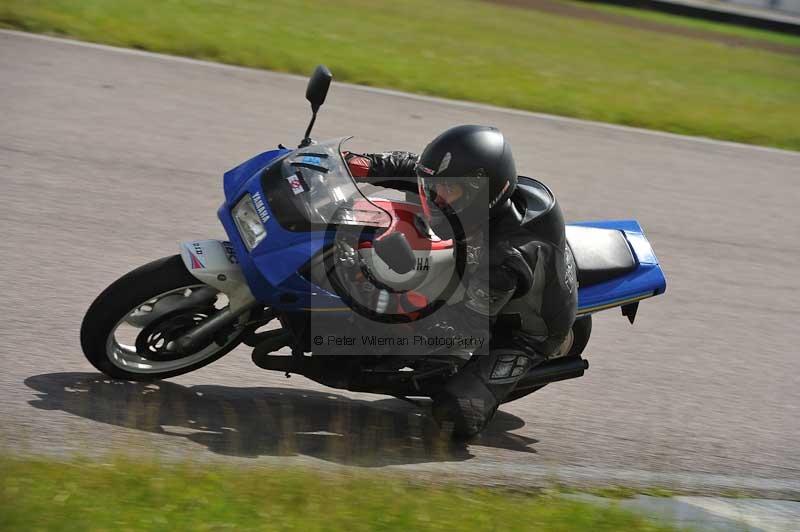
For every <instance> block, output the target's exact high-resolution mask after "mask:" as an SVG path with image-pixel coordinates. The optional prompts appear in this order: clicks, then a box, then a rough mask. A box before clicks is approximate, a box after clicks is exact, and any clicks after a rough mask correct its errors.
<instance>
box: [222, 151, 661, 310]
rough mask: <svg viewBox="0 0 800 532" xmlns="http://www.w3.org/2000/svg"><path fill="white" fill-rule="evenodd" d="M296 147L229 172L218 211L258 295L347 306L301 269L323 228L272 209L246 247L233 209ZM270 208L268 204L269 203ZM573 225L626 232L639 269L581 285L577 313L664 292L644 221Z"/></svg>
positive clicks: (281, 303)
mask: <svg viewBox="0 0 800 532" xmlns="http://www.w3.org/2000/svg"><path fill="white" fill-rule="evenodd" d="M290 151H291V150H286V149H280V150H272V151H267V152H264V153H262V154H260V155H257V156H255V157H253V158H252V159H250V160H248V161H245V162H244V163H242V164H241V165H239V166H237V167H236V168H233V169H232V170H230V171H228V172H226V173H225V176H224V189H225V200H226V201H225V203H223V205H222V206H221V207H220V209H219V211H218V216H219V219H220V221H221V222H222V225H223V226H224V227H225V231H226V232H227V234H228V237H229V238H230V242H231V244H232V245H233V247H234V250H235V251H236V256H237V258H238V259H239V262H240V264H241V267H242V271H243V272H244V275H245V277H246V278H247V281H248V283H249V285H250V288H251V290H252V292H253V295H254V296H255V297H256V298H257V299H258V300H259V301H262V302H263V303H265V304H266V305H270V306H273V307H276V308H280V309H283V310H295V309H314V310H325V309H327V310H333V309H340V310H347V308H346V307H344V306H343V303H342V301H341V300H340V299H339V297H338V296H336V295H335V294H331V293H328V292H326V291H324V290H322V289H321V288H319V287H317V286H315V285H312V284H311V283H309V282H308V281H307V280H306V279H305V278H303V277H302V276H300V275H299V274H298V273H297V272H298V269H300V268H301V267H302V266H303V265H304V264H305V263H306V262H307V261H308V260H309V259H310V258H311V257H312V256H313V255H314V254H316V253H317V252H318V251H319V250H320V249H322V248H323V247H324V245H325V244H326V238H328V237H327V236H326V234H325V233H324V232H319V231H318V232H293V231H289V230H287V229H284V228H283V227H282V226H281V225H280V224H279V223H278V221H277V220H276V219H275V216H273V215H272V214H271V213H270V214H269V216H268V218H267V220H266V221H265V222H264V227H265V229H266V230H267V235H268V237H267V238H266V239H265V240H264V241H262V242H261V243H260V244H259V245H257V246H256V247H255V249H253V250H252V251H249V252H248V251H247V248H246V247H245V245H244V243H243V242H242V240H241V238H240V236H239V232H238V230H237V229H236V225H235V224H234V222H233V218H232V217H231V212H230V211H231V209H232V208H233V206H234V205H236V203H237V202H238V201H239V200H240V199H241V198H242V196H243V195H244V194H246V193H249V194H251V195H252V196H254V195H256V194H261V195H262V196H263V193H264V192H263V190H262V187H261V175H262V173H263V171H264V170H265V169H266V168H267V167H268V166H269V165H270V164H271V163H273V162H275V161H277V160H278V159H279V158H281V157H282V156H283V155H285V154H287V153H289V152H290ZM267 209H268V208H267ZM573 225H580V226H586V227H598V228H604V229H618V230H620V231H623V232H624V234H625V237H626V238H627V240H628V243H629V244H630V246H631V249H632V250H633V252H634V255H635V258H636V262H637V266H636V269H635V270H634V271H632V272H630V273H628V274H626V275H624V276H621V277H619V278H616V279H613V280H611V281H606V282H604V283H601V284H597V285H592V286H587V287H584V288H579V290H578V313H579V314H588V313H591V312H596V311H599V310H603V309H606V308H611V307H616V306H621V305H624V304H627V303H631V302H633V301H638V300H640V299H644V298H646V297H651V296H654V295H657V294H661V293H663V292H664V290H665V288H666V281H665V279H664V275H663V273H662V271H661V268H660V267H659V265H658V260H657V259H656V257H655V254H654V253H653V250H652V248H651V247H650V244H649V243H648V241H647V238H646V237H645V236H644V233H643V231H642V228H641V226H640V225H639V224H638V223H637V222H636V221H634V220H619V221H598V222H581V223H576V224H573Z"/></svg>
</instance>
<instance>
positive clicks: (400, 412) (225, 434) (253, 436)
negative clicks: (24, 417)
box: [25, 373, 536, 467]
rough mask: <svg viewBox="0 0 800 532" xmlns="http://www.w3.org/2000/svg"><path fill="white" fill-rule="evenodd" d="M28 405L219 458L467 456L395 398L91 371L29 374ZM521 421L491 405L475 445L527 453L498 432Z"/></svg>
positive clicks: (416, 459) (389, 460) (420, 411)
mask: <svg viewBox="0 0 800 532" xmlns="http://www.w3.org/2000/svg"><path fill="white" fill-rule="evenodd" d="M25 384H26V385H27V386H28V387H29V388H31V389H33V390H35V391H36V392H37V399H35V400H32V401H30V404H31V405H32V406H34V407H36V408H41V409H45V410H61V411H64V412H67V413H69V414H73V415H76V416H80V417H83V418H86V419H91V420H94V421H99V422H101V423H108V424H111V425H116V426H120V427H127V428H133V429H137V430H142V431H147V432H152V433H155V434H166V435H171V436H176V437H181V438H186V439H188V440H190V441H193V442H196V443H200V444H202V445H205V446H206V447H207V448H208V449H209V450H210V451H213V452H215V453H218V454H223V455H232V456H245V457H255V456H260V455H272V456H293V455H305V456H312V457H315V458H320V459H323V460H328V461H332V462H336V463H341V464H354V465H360V466H368V467H372V466H383V465H391V464H412V463H423V462H446V461H461V460H468V459H470V458H472V455H471V454H470V453H469V450H468V448H467V445H466V444H465V443H459V442H453V441H451V439H450V438H449V437H448V436H447V435H446V434H443V433H442V432H441V431H440V429H439V428H438V427H437V425H436V424H435V423H434V422H433V420H432V419H431V418H430V416H429V413H428V411H427V407H426V406H423V407H420V408H417V407H415V406H414V405H412V404H410V403H407V402H405V401H401V400H399V399H384V400H378V401H361V400H354V399H350V398H348V397H345V396H342V395H337V394H333V393H327V392H318V391H308V390H298V389H291V388H264V387H259V388H233V387H228V386H189V387H187V386H182V385H180V384H176V383H174V382H169V381H160V382H156V383H134V382H124V381H114V380H111V379H109V378H108V377H105V376H102V375H98V374H96V373H50V374H42V375H36V376H33V377H29V378H27V379H26V380H25ZM523 425H524V422H523V421H522V420H521V419H520V418H518V417H516V416H513V415H511V414H507V413H504V412H498V413H497V415H496V416H495V419H494V421H493V422H492V423H491V425H490V426H489V427H488V428H487V429H486V430H485V431H484V433H483V434H482V435H481V436H480V437H479V439H476V440H474V441H473V443H475V444H477V445H482V446H487V447H497V448H503V449H510V450H514V451H519V452H527V453H535V452H536V451H535V450H534V449H532V448H531V447H529V446H530V445H531V444H534V443H536V440H534V439H531V438H525V437H523V436H519V435H516V434H511V433H509V432H508V431H510V430H514V429H517V428H520V427H522V426H523Z"/></svg>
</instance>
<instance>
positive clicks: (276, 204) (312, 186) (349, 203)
mask: <svg viewBox="0 0 800 532" xmlns="http://www.w3.org/2000/svg"><path fill="white" fill-rule="evenodd" d="M346 140H347V138H343V139H335V140H329V141H325V142H321V143H319V144H314V145H312V146H307V147H305V148H300V149H297V150H295V151H293V152H291V153H289V154H288V155H287V156H286V157H284V158H283V159H282V160H281V161H280V162H279V163H276V164H275V165H273V166H272V167H270V168H269V169H267V170H266V171H265V172H264V176H263V178H262V184H263V187H264V190H265V192H266V194H267V200H268V202H269V204H270V208H271V210H272V211H273V213H274V214H275V216H276V217H277V218H278V221H279V222H280V223H281V225H283V226H284V227H286V228H287V229H290V230H294V231H301V230H315V229H324V228H325V227H327V226H330V225H358V226H368V227H389V226H390V225H391V222H392V218H391V215H390V214H389V213H387V212H386V211H385V210H383V209H381V208H380V207H378V206H376V205H374V204H373V203H371V202H370V201H369V200H368V199H367V198H366V197H365V196H364V195H363V194H362V193H361V191H360V190H359V189H358V186H357V185H356V183H355V181H354V180H353V177H352V175H351V174H350V170H349V169H348V167H347V164H346V163H345V161H344V159H343V157H342V152H341V146H342V144H343V143H344V141H346Z"/></svg>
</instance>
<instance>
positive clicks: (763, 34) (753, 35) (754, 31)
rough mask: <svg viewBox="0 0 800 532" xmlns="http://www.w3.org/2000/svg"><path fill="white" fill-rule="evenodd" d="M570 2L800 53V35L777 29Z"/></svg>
mask: <svg viewBox="0 0 800 532" xmlns="http://www.w3.org/2000/svg"><path fill="white" fill-rule="evenodd" d="M570 3H572V4H576V5H578V6H580V7H585V8H589V9H594V10H597V11H605V12H607V13H615V14H618V15H626V16H629V17H634V18H638V19H641V20H649V21H653V22H661V23H663V24H668V25H670V26H676V27H679V28H691V29H697V30H705V31H710V32H714V33H721V34H724V35H734V36H736V37H746V38H748V39H756V40H759V41H766V42H772V43H777V44H786V45H789V46H796V47H797V48H798V53H800V36H798V35H790V34H787V33H779V32H775V31H769V30H762V29H758V28H748V27H746V26H737V25H736V24H725V23H724V22H715V21H712V20H703V19H698V18H692V17H688V16H681V15H670V14H669V13H660V12H658V11H650V10H648V9H637V8H631V7H623V6H615V5H611V4H603V3H592V4H589V3H586V2H570Z"/></svg>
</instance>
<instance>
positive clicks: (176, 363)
mask: <svg viewBox="0 0 800 532" xmlns="http://www.w3.org/2000/svg"><path fill="white" fill-rule="evenodd" d="M182 289H183V290H182ZM214 292H216V291H215V290H213V289H212V288H210V287H208V286H207V285H204V284H203V283H202V282H200V281H199V280H198V279H197V278H195V277H194V276H192V275H191V274H190V273H189V272H188V270H187V269H186V267H185V266H184V264H183V260H182V259H181V256H180V255H173V256H171V257H165V258H163V259H159V260H156V261H153V262H151V263H149V264H145V265H144V266H141V267H140V268H137V269H135V270H133V271H132V272H130V273H128V274H126V275H124V276H123V277H121V278H120V279H118V280H117V281H115V282H114V283H112V284H111V285H110V286H109V287H108V288H106V289H105V290H104V291H103V292H102V293H101V294H100V295H99V296H98V297H97V299H95V300H94V302H93V303H92V305H91V306H90V307H89V310H88V311H87V312H86V316H85V317H84V318H83V323H82V325H81V347H82V348H83V353H84V355H85V356H86V359H87V360H88V361H89V362H90V363H91V364H92V365H93V366H94V367H95V368H97V369H98V370H100V371H101V372H103V373H105V374H106V375H108V376H109V377H112V378H115V379H123V380H130V381H153V380H159V379H166V378H169V377H174V376H176V375H182V374H184V373H188V372H190V371H194V370H196V369H198V368H201V367H203V366H206V365H208V364H210V363H212V362H214V361H215V360H217V359H219V358H220V357H222V356H223V355H225V354H227V353H228V352H230V351H231V350H232V349H234V348H235V347H236V346H237V345H238V344H239V343H240V341H241V338H242V336H243V335H244V333H245V332H246V331H245V327H239V328H238V329H236V330H233V331H230V332H229V334H228V335H227V336H225V337H224V338H222V339H221V342H222V343H221V344H219V343H217V342H219V341H220V339H218V340H217V341H216V342H212V343H210V344H209V345H207V346H204V347H203V349H202V350H200V351H198V352H197V353H192V354H190V355H186V356H185V357H181V356H180V355H178V354H177V353H175V354H174V355H171V354H170V353H171V352H170V351H161V352H159V353H157V352H156V350H155V348H153V351H145V352H143V350H142V349H141V347H140V346H141V341H142V340H141V336H142V335H141V334H140V335H139V336H138V337H137V339H136V341H135V342H130V341H128V342H127V343H126V344H121V343H118V340H117V339H116V337H115V336H112V335H116V334H117V330H118V329H119V327H120V326H126V327H129V324H131V323H133V322H135V319H134V318H133V317H132V314H133V313H134V312H139V314H137V316H138V315H141V312H140V309H145V308H147V307H148V305H149V306H150V309H151V310H152V309H154V308H155V307H157V305H158V304H159V302H160V301H162V299H157V298H159V297H162V296H164V295H165V294H166V295H167V296H165V297H171V298H172V299H170V300H169V305H171V306H172V307H174V309H171V311H170V312H165V313H163V314H161V315H160V316H159V318H155V317H154V318H152V320H151V322H147V320H148V318H147V317H145V318H136V319H138V320H139V321H142V322H143V324H142V325H144V324H146V325H148V327H150V326H151V325H152V324H156V325H157V324H158V319H161V320H162V322H167V320H171V322H169V323H167V324H166V325H165V326H164V331H165V332H164V335H165V337H166V334H167V333H169V332H172V333H174V330H175V329H176V327H180V326H181V323H183V325H182V326H183V327H184V328H185V327H191V326H192V323H199V322H200V321H202V319H204V317H203V316H205V317H207V316H208V315H209V314H211V313H212V312H213V311H214V310H215V309H214V307H213V303H210V302H211V300H212V299H214V300H217V297H218V295H219V294H218V293H217V294H216V295H215V294H214ZM195 294H199V295H201V296H205V297H203V298H202V299H200V298H198V297H194V298H192V296H194V295H195ZM182 298H183V299H182ZM154 300H155V303H153V301H154ZM175 301H177V303H175ZM201 303H202V304H203V305H205V306H197V305H198V304H201ZM154 314H155V311H154ZM176 314H177V316H176ZM248 317H249V313H245V314H244V315H243V316H242V317H240V321H239V324H241V323H243V322H246V320H247V319H248ZM176 320H182V321H176ZM192 320H194V321H192ZM172 322H174V323H177V325H172V331H170V329H169V325H170V324H171V323H172ZM187 322H188V324H187ZM137 327H138V325H136V326H130V328H131V329H132V331H134V332H135V330H136V328H137ZM138 328H140V329H142V331H145V329H147V327H138ZM175 334H178V333H175ZM153 353H156V354H158V355H159V356H160V357H161V358H160V359H159V358H158V357H157V356H154V354H153ZM164 353H166V355H168V356H165V355H164ZM143 355H146V356H149V357H151V358H150V359H147V358H145V357H144V356H143Z"/></svg>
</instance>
